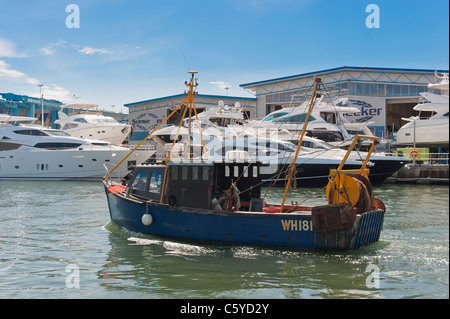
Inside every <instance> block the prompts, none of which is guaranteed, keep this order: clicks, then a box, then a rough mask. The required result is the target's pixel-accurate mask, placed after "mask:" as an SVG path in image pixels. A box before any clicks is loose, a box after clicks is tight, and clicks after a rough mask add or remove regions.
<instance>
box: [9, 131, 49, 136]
mask: <svg viewBox="0 0 450 319" xmlns="http://www.w3.org/2000/svg"><path fill="white" fill-rule="evenodd" d="M14 133H16V134H21V135H33V136H48V134H47V133H44V132H42V131H40V130H16V131H14Z"/></svg>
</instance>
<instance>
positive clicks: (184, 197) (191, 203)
mask: <svg viewBox="0 0 450 319" xmlns="http://www.w3.org/2000/svg"><path fill="white" fill-rule="evenodd" d="M211 167H212V166H206V165H192V164H186V165H178V164H176V165H172V166H170V167H169V172H168V176H170V179H169V180H168V185H167V188H166V190H167V191H166V192H165V202H166V203H168V204H169V205H171V206H173V205H177V206H186V207H193V208H205V209H209V208H210V206H211V192H212V177H211Z"/></svg>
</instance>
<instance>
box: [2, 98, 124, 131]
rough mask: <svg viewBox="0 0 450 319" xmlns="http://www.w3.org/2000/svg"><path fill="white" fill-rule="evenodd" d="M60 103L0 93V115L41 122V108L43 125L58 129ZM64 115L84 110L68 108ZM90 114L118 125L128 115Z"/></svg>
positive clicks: (101, 111) (113, 113)
mask: <svg viewBox="0 0 450 319" xmlns="http://www.w3.org/2000/svg"><path fill="white" fill-rule="evenodd" d="M62 105H63V103H62V102H60V101H57V100H51V99H45V98H44V99H40V98H36V97H31V96H27V95H19V94H14V93H0V114H8V115H14V116H27V117H34V118H36V119H37V122H39V123H40V121H41V120H42V117H41V114H42V106H43V108H44V124H45V126H49V127H52V128H58V125H57V124H55V123H54V122H55V120H57V119H58V111H60V110H61V106H62ZM63 112H64V113H66V114H67V113H71V114H72V113H74V114H79V113H83V112H86V110H85V109H78V108H69V109H64V110H63ZM90 112H91V113H97V112H98V113H101V114H103V115H105V116H111V117H113V118H114V119H116V120H117V121H118V122H120V123H124V122H128V114H125V113H116V112H111V111H105V110H97V109H95V110H90Z"/></svg>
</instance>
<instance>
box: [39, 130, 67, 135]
mask: <svg viewBox="0 0 450 319" xmlns="http://www.w3.org/2000/svg"><path fill="white" fill-rule="evenodd" d="M45 133H47V134H48V135H53V136H71V135H70V134H67V133H66V132H62V131H47V130H46V131H45Z"/></svg>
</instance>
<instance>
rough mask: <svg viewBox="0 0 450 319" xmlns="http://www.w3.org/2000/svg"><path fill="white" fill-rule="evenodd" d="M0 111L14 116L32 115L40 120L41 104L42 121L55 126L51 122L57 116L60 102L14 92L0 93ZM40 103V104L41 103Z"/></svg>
mask: <svg viewBox="0 0 450 319" xmlns="http://www.w3.org/2000/svg"><path fill="white" fill-rule="evenodd" d="M0 96H1V98H0V113H1V114H9V115H14V116H28V117H34V118H36V119H37V120H39V121H41V120H42V104H43V105H44V122H45V124H46V125H47V126H51V127H53V128H56V125H55V124H53V122H54V121H55V120H56V119H57V118H58V111H59V110H60V106H61V105H62V102H59V101H56V100H48V99H43V100H42V101H41V99H39V98H36V97H30V96H27V95H18V94H14V93H0ZM41 103H42V104H41Z"/></svg>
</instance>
